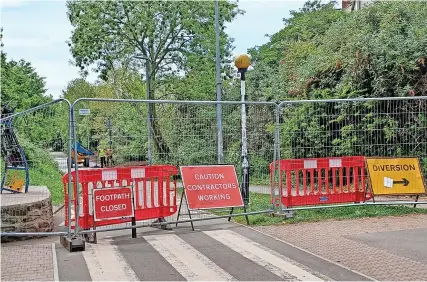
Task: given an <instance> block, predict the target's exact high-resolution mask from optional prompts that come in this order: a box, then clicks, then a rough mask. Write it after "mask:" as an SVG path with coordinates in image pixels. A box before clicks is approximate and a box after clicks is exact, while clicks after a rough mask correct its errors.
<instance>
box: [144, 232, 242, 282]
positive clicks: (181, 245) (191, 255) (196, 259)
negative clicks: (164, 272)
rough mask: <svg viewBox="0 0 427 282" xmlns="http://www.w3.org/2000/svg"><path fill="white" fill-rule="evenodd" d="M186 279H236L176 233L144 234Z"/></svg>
mask: <svg viewBox="0 0 427 282" xmlns="http://www.w3.org/2000/svg"><path fill="white" fill-rule="evenodd" d="M144 239H145V240H147V242H148V243H149V244H150V245H152V246H153V247H154V248H155V249H156V250H157V251H158V252H159V254H160V255H162V256H163V257H164V258H165V259H166V260H167V261H168V262H169V263H170V264H171V265H172V266H173V267H174V268H175V269H176V270H177V271H178V272H179V273H180V274H181V275H182V276H183V277H184V278H185V279H186V280H187V281H236V279H235V278H234V277H233V276H231V275H230V274H228V273H227V272H226V271H224V270H223V269H222V268H220V267H219V266H217V265H216V264H215V263H214V262H212V261H211V260H210V259H209V258H207V257H206V256H204V255H203V254H202V253H200V252H199V251H197V250H196V249H194V248H193V247H192V246H191V245H189V244H188V243H186V242H185V241H184V240H182V239H181V238H179V237H178V236H177V235H174V234H168V235H152V236H144Z"/></svg>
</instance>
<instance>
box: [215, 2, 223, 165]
mask: <svg viewBox="0 0 427 282" xmlns="http://www.w3.org/2000/svg"><path fill="white" fill-rule="evenodd" d="M218 2H219V0H215V51H216V52H215V53H216V64H215V68H216V100H217V101H218V102H219V101H221V74H220V71H221V64H220V60H221V58H220V48H219V47H220V46H219V3H218ZM216 123H217V130H218V164H220V163H222V160H223V157H224V153H223V139H222V106H221V104H219V103H218V104H217V105H216Z"/></svg>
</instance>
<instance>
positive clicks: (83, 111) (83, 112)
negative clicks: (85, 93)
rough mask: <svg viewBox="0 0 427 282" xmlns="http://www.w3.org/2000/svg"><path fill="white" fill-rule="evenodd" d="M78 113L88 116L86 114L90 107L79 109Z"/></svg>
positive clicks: (88, 112) (88, 113)
mask: <svg viewBox="0 0 427 282" xmlns="http://www.w3.org/2000/svg"><path fill="white" fill-rule="evenodd" d="M79 114H80V115H81V116H88V115H90V109H80V110H79Z"/></svg>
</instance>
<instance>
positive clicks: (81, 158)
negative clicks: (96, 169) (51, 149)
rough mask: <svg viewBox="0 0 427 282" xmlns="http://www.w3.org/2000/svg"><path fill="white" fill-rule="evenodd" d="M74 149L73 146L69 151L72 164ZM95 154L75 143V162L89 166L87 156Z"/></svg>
mask: <svg viewBox="0 0 427 282" xmlns="http://www.w3.org/2000/svg"><path fill="white" fill-rule="evenodd" d="M75 154H76V153H75V150H74V146H73V149H72V151H71V160H72V164H74V158H75ZM94 155H95V154H94V153H93V152H92V151H90V150H88V149H86V148H85V147H83V146H82V145H81V144H80V143H77V163H78V164H83V166H84V167H89V156H94Z"/></svg>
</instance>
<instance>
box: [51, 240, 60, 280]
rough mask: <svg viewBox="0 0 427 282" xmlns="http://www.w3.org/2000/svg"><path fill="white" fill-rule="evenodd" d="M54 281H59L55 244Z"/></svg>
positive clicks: (53, 249) (53, 260) (53, 248)
mask: <svg viewBox="0 0 427 282" xmlns="http://www.w3.org/2000/svg"><path fill="white" fill-rule="evenodd" d="M52 264H53V281H59V271H58V260H57V257H56V247H55V243H52Z"/></svg>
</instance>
